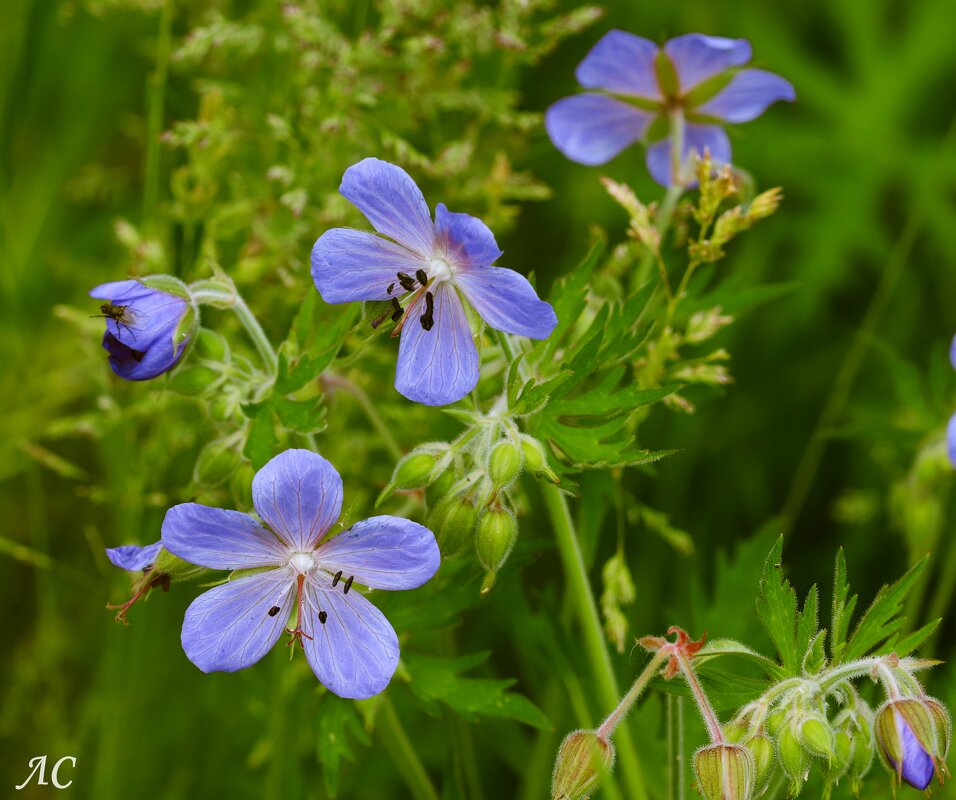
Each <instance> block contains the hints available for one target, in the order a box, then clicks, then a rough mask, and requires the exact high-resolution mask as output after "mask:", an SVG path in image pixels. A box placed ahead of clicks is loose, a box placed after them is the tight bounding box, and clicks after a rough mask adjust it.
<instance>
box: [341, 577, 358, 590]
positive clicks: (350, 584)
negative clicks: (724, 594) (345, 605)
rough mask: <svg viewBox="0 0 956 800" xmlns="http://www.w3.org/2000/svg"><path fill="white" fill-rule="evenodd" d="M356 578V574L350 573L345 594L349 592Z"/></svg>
mask: <svg viewBox="0 0 956 800" xmlns="http://www.w3.org/2000/svg"><path fill="white" fill-rule="evenodd" d="M354 579H355V576H354V575H349V579H348V580H347V581H346V582H345V588H344V589H343V590H342V591H343V592H344V593H345V594H348V593H349V589H351V588H352V581H353V580H354Z"/></svg>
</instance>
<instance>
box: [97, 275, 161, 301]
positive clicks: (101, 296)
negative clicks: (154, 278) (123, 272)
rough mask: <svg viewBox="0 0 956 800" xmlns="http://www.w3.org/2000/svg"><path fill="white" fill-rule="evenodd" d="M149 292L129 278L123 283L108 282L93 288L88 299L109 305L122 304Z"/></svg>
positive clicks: (142, 285)
mask: <svg viewBox="0 0 956 800" xmlns="http://www.w3.org/2000/svg"><path fill="white" fill-rule="evenodd" d="M149 291H151V290H150V289H148V288H147V287H146V286H145V285H144V284H142V283H140V282H139V281H137V280H135V279H133V278H129V279H127V280H124V281H109V282H108V283H101V284H100V285H99V286H94V287H93V288H92V289H90V291H89V295H90V297H94V298H96V299H97V300H109V301H110V302H111V303H122V302H123V301H125V300H130V299H135V298H136V297H142V296H143V295H144V294H146V293H148V292H149Z"/></svg>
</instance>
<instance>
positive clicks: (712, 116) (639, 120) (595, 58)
mask: <svg viewBox="0 0 956 800" xmlns="http://www.w3.org/2000/svg"><path fill="white" fill-rule="evenodd" d="M750 57H751V48H750V43H749V42H748V41H747V40H746V39H725V38H722V37H718V36H704V35H703V34H700V33H689V34H687V35H685V36H678V37H677V38H676V39H671V40H670V41H669V42H667V43H666V44H665V45H664V46H663V47H658V46H657V45H656V44H654V42H652V41H650V40H648V39H642V38H641V37H640V36H635V35H634V34H632V33H626V32H624V31H618V30H613V31H610V32H609V33H607V34H605V36H604V37H603V38H602V39H601V40H600V41H599V42H598V43H597V44H596V45H595V46H594V47H593V48H592V50H591V52H589V53H588V54H587V56H585V58H584V60H583V61H582V62H581V63H580V64H579V65H578V68H577V71H576V73H575V74H576V76H577V79H578V82H579V83H580V84H581V85H582V86H583V87H585V88H586V89H598V90H601V93H597V92H587V93H585V94H579V95H575V96H574V97H565V98H564V99H562V100H558V102H556V103H555V104H554V105H552V106H551V107H550V108H549V109H548V111H547V113H546V115H545V127H546V128H547V131H548V135H549V136H550V137H551V141H553V142H554V145H555V147H557V148H558V149H559V150H560V151H561V152H562V153H564V154H565V155H566V156H567V157H568V158H570V159H571V160H572V161H577V162H579V163H581V164H588V165H596V164H604V163H606V162H608V161H610V160H611V159H612V158H614V156H616V155H617V154H618V153H620V152H621V151H622V150H624V149H625V148H627V147H629V146H630V145H632V144H634V143H635V142H637V141H638V140H641V139H644V138H645V137H646V136H648V135H649V134H651V135H653V133H654V129H656V128H657V127H658V126H655V125H654V123H655V122H656V121H657V120H659V119H664V120H666V119H667V117H668V114H669V112H671V111H672V110H674V109H682V110H683V112H684V116H685V118H686V120H687V124H686V125H685V127H684V140H683V148H682V153H681V163H682V164H686V163H687V162H688V159H689V157H690V155H691V153H694V152H696V153H697V154H698V155H702V154H703V152H704V149H705V148H707V149H709V150H710V155H711V158H712V159H713V161H714V163H715V164H724V163H730V140H729V139H728V138H727V134H726V133H725V132H724V129H723V128H722V127H721V126H720V124H715V123H726V122H729V123H739V122H749V121H750V120H752V119H756V118H757V117H759V116H760V115H761V114H762V113H763V112H764V111H765V110H766V109H767V107H768V106H770V105H771V104H772V103H775V102H777V101H778V100H795V99H796V93H795V92H794V89H793V86H792V85H791V84H790V83H789V82H788V81H786V80H784V79H783V78H781V77H780V76H779V75H774V74H773V73H772V72H767V71H765V70H762V69H739V67H742V66H743V65H744V64H746V63H747V62H748V61H750ZM652 126H654V128H652ZM662 130H663V128H662ZM670 148H671V141H670V136H669V135H668V136H667V137H665V138H662V139H659V140H658V141H655V142H653V143H652V144H651V145H650V146H649V147H648V148H647V168H648V170H649V171H650V173H651V177H653V178H654V180H655V181H657V182H658V183H659V184H661V185H663V186H668V185H670V183H671V182H672V179H673V176H672V175H671V171H672V169H671V168H672V165H671V154H670Z"/></svg>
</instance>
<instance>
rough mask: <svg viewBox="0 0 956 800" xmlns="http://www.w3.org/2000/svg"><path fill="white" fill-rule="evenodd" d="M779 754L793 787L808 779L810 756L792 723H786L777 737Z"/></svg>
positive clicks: (781, 763)
mask: <svg viewBox="0 0 956 800" xmlns="http://www.w3.org/2000/svg"><path fill="white" fill-rule="evenodd" d="M777 754H778V755H779V757H780V765H781V766H782V767H783V771H784V772H786V773H787V776H788V777H789V778H790V785H791V787H799V786H800V785H801V784H802V783H803V782H804V781H805V780H806V777H807V771H808V770H809V769H810V757H809V756H808V755H807V752H806V751H805V750H804V749H803V746H802V745H801V744H800V740H799V739H798V738H797V733H796V731H794V729H793V726H792V725H784V726H783V728H782V729H781V730H780V735H779V736H778V737H777ZM793 794H795V793H793Z"/></svg>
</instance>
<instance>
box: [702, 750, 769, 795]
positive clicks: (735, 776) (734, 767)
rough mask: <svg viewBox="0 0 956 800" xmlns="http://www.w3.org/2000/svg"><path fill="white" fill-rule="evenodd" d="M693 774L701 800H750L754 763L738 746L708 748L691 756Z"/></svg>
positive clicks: (748, 753) (748, 754) (745, 751)
mask: <svg viewBox="0 0 956 800" xmlns="http://www.w3.org/2000/svg"><path fill="white" fill-rule="evenodd" d="M694 773H695V774H696V775H697V784H698V786H699V788H700V793H701V794H702V795H703V796H704V800H750V798H751V797H753V784H754V761H753V756H751V754H750V751H749V750H748V749H747V748H746V747H744V746H743V745H739V744H712V745H708V746H707V747H702V748H701V749H700V750H698V751H697V752H696V753H695V754H694Z"/></svg>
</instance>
